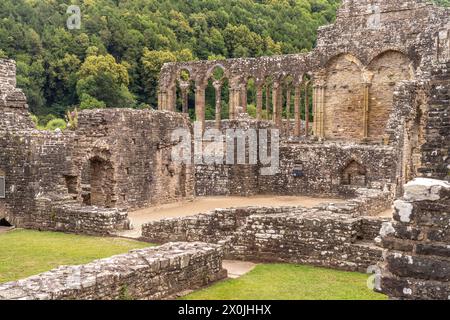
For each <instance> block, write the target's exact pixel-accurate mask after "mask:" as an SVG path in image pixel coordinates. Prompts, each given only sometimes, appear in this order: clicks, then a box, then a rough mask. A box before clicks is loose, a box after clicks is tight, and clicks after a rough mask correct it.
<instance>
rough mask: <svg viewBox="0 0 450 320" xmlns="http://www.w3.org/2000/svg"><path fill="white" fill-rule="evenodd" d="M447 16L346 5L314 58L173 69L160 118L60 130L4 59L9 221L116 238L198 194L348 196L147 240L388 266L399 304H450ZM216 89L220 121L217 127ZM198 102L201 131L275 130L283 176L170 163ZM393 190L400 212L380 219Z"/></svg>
mask: <svg viewBox="0 0 450 320" xmlns="http://www.w3.org/2000/svg"><path fill="white" fill-rule="evenodd" d="M449 16H450V10H449V9H445V8H440V7H438V6H435V5H432V4H429V3H427V2H426V1H422V0H407V1H402V2H401V3H399V2H398V1H393V0H376V1H373V0H371V1H369V0H362V1H361V0H360V1H353V0H344V1H343V4H342V6H341V8H340V9H339V11H338V13H337V18H336V22H335V23H334V24H333V25H329V26H325V27H321V28H320V29H319V30H318V39H317V46H316V48H315V49H314V50H313V51H311V52H310V53H307V54H294V55H285V56H275V57H261V58H248V59H230V60H224V61H197V62H187V63H169V64H165V65H164V66H163V68H162V70H161V75H160V84H159V93H158V109H159V110H158V111H152V110H145V111H137V110H130V109H108V110H94V111H83V112H80V114H79V119H78V126H77V128H72V130H66V131H64V132H46V131H39V130H37V129H36V128H35V127H34V125H33V123H32V121H31V118H30V115H29V113H28V111H27V104H26V98H25V96H24V94H23V93H22V91H20V90H19V89H16V83H15V64H14V62H13V61H10V60H1V61H0V124H1V127H0V161H1V162H0V221H6V222H8V223H10V224H13V225H16V226H19V227H24V228H32V229H39V230H56V231H66V232H77V233H87V234H102V235H111V234H114V233H115V232H116V231H117V230H121V229H127V228H129V227H130V225H129V221H128V219H127V210H130V209H137V208H144V207H148V206H153V205H158V204H164V203H170V202H176V201H179V200H182V199H192V198H194V197H195V196H219V195H221V196H227V195H238V196H251V195H267V194H270V195H314V196H338V197H342V198H344V199H346V201H345V202H344V203H342V204H324V205H321V206H317V207H314V208H312V209H306V208H303V207H280V208H263V207H250V208H232V209H220V210H216V211H213V212H210V213H205V214H201V215H197V216H194V217H187V218H176V219H164V220H162V221H158V222H152V223H148V224H146V225H144V226H143V230H142V236H143V238H145V239H147V240H149V241H155V242H158V243H166V242H171V241H188V242H191V241H201V242H207V243H214V244H217V245H219V246H220V248H221V250H223V255H225V256H228V257H231V258H236V259H252V260H258V261H282V262H290V263H308V264H313V265H320V266H328V267H333V268H339V269H345V270H358V271H365V269H366V268H367V267H368V266H371V265H375V264H377V263H378V264H379V266H380V267H381V271H380V272H379V273H378V278H377V281H376V282H377V286H376V290H378V291H381V292H384V293H386V294H388V295H389V297H390V298H393V299H411V298H414V299H448V298H450V283H449V281H450V278H449V275H450V265H449V263H450V262H449V261H450V260H449V257H450V254H449V249H448V247H449V243H450V238H449V237H450V233H449V232H450V231H449V225H450V221H449V219H448V216H449V213H450V204H449V199H450V196H449V188H450V187H449V183H448V181H450V158H449V146H450V139H449V136H450V117H449V109H450V102H449V101H450V18H449ZM249 83H252V85H254V87H255V88H256V96H255V97H251V96H250V95H249V94H248V86H249ZM211 89H212V92H213V93H214V94H215V101H216V105H215V120H206V113H205V111H206V110H205V108H206V106H205V102H206V99H205V95H206V94H207V92H208V90H211ZM226 93H228V97H225V98H224V96H225V95H226ZM224 99H225V100H226V101H227V102H228V106H229V110H228V112H227V113H228V114H227V117H225V118H223V115H224V114H225V113H226V112H224V110H223V106H224ZM252 99H253V100H252ZM251 104H254V105H255V108H256V117H255V118H252V117H249V116H248V115H247V112H248V111H249V110H248V109H247V108H248V107H247V106H248V105H251ZM192 107H194V108H195V115H196V119H197V121H198V123H200V127H201V128H202V129H203V130H205V129H208V128H216V129H219V130H226V129H230V128H232V129H244V130H245V129H250V128H255V129H260V128H272V129H279V130H280V131H281V134H282V135H281V141H280V144H281V145H280V171H279V173H277V174H276V175H271V176H263V175H260V174H259V172H260V169H261V168H262V167H263V164H261V163H258V164H241V165H227V164H214V165H207V164H196V165H186V164H179V163H177V162H175V161H173V159H172V158H171V149H172V147H173V146H174V145H176V142H174V141H173V140H172V139H171V133H172V131H173V130H174V129H179V128H184V129H187V130H191V131H192V130H193V126H192V124H191V123H190V121H189V117H188V115H187V114H188V111H189V109H191V108H192ZM395 199H398V200H396V201H395V214H394V215H393V219H390V218H386V217H380V216H379V213H380V212H382V211H384V210H386V209H389V208H390V207H391V206H392V205H393V203H394V200H395ZM380 230H381V231H380ZM220 259H221V258H220ZM214 270H215V271H214V272H215V273H217V272H219V271H218V270H219V269H217V268H216V269H214ZM55 274H57V272H56V273H55ZM44 278H45V279H48V277H47V276H46V277H44ZM50 278H51V277H50ZM42 281H44V280H42ZM13 287H14V286H13ZM9 288H11V285H10V286H9ZM14 288H16V287H14ZM3 289H4V288H3ZM89 294H90V293H89ZM1 295H2V287H1V286H0V296H1Z"/></svg>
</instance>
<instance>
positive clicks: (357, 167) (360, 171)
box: [341, 160, 367, 187]
mask: <svg viewBox="0 0 450 320" xmlns="http://www.w3.org/2000/svg"><path fill="white" fill-rule="evenodd" d="M341 185H344V186H357V187H365V186H366V185H367V170H366V168H364V166H362V165H361V164H359V163H358V162H356V161H355V160H352V161H350V163H349V164H348V165H347V166H346V167H345V168H344V169H343V170H342V172H341Z"/></svg>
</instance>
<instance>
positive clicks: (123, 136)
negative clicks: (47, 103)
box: [65, 109, 194, 208]
mask: <svg viewBox="0 0 450 320" xmlns="http://www.w3.org/2000/svg"><path fill="white" fill-rule="evenodd" d="M175 129H186V130H188V131H190V130H191V129H190V123H189V120H188V119H187V118H186V117H185V116H184V115H181V114H176V113H170V112H158V111H152V110H140V111H139V110H130V109H116V110H95V111H86V112H82V113H80V116H79V122H78V128H77V130H76V131H75V137H74V138H73V139H74V142H73V144H72V145H71V146H70V155H71V160H70V161H69V162H68V163H67V169H66V172H65V175H66V176H67V177H68V179H69V180H68V182H69V183H72V184H73V186H74V187H73V189H74V190H73V194H74V196H76V197H77V199H78V200H80V201H83V200H85V202H86V203H88V204H89V203H90V202H91V201H90V199H89V198H90V196H89V195H93V194H94V193H97V194H99V196H100V199H102V200H99V201H98V202H100V203H97V205H103V206H111V207H126V208H142V207H146V206H150V205H157V204H163V203H170V202H174V201H177V200H180V199H182V198H190V197H193V196H194V188H193V174H194V173H193V171H192V167H191V166H188V165H182V164H177V163H175V162H174V161H172V160H171V152H172V147H173V146H174V145H175V144H176V143H175V142H173V141H172V140H171V135H172V132H173V131H174V130H175ZM92 165H94V166H96V167H95V168H91V166H92ZM102 170H103V171H104V172H103V173H102V172H100V173H99V171H102ZM108 172H109V173H108ZM96 173H97V176H95V174H96ZM108 174H109V175H110V177H107V175H108ZM98 180H102V181H104V182H105V183H98ZM95 182H97V184H94V185H93V184H92V183H95ZM83 189H84V190H83ZM108 195H109V198H108ZM91 200H92V199H91ZM93 204H94V203H93Z"/></svg>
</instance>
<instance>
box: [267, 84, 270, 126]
mask: <svg viewBox="0 0 450 320" xmlns="http://www.w3.org/2000/svg"><path fill="white" fill-rule="evenodd" d="M266 113H267V120H270V86H269V85H268V84H267V85H266Z"/></svg>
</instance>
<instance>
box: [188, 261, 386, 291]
mask: <svg viewBox="0 0 450 320" xmlns="http://www.w3.org/2000/svg"><path fill="white" fill-rule="evenodd" d="M367 278H368V275H366V274H362V273H355V272H345V271H336V270H331V269H325V268H317V267H312V266H303V265H291V264H262V265H258V266H257V267H256V268H255V269H253V270H252V271H251V272H249V273H248V274H246V275H244V276H242V277H241V278H239V279H229V280H225V281H222V282H219V283H216V284H214V285H212V286H211V287H209V288H206V289H203V290H200V291H197V292H194V293H192V294H190V295H187V296H185V297H183V298H182V299H183V300H385V299H387V297H386V296H384V295H382V294H378V293H375V292H373V291H371V290H369V289H368V288H367V284H366V283H367Z"/></svg>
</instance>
